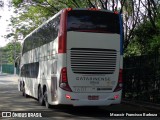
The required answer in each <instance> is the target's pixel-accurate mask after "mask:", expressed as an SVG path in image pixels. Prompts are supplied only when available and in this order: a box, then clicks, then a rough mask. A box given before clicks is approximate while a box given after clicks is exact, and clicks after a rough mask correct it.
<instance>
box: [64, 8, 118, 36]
mask: <svg viewBox="0 0 160 120" xmlns="http://www.w3.org/2000/svg"><path fill="white" fill-rule="evenodd" d="M119 26H120V25H119V16H118V15H117V14H114V13H109V12H102V11H87V10H81V11H80V10H74V11H70V12H69V13H68V24H67V30H68V31H85V32H105V33H118V34H119V33H120V28H119Z"/></svg>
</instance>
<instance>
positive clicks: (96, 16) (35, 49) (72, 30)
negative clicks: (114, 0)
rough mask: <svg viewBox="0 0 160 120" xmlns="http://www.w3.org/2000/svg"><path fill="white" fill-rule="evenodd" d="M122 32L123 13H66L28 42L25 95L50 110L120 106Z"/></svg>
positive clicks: (24, 62) (24, 64)
mask: <svg viewBox="0 0 160 120" xmlns="http://www.w3.org/2000/svg"><path fill="white" fill-rule="evenodd" d="M122 30H123V29H122V19H121V15H120V14H118V13H114V12H111V11H106V10H98V9H92V8H90V9H71V8H68V9H63V10H61V11H60V12H58V13H57V14H56V15H54V16H53V17H52V18H50V19H49V20H48V21H46V22H45V23H44V24H42V25H41V26H40V27H38V28H37V29H35V30H34V31H33V32H31V33H30V34H29V35H28V36H26V37H25V39H24V42H23V49H22V53H21V57H20V77H19V85H18V89H19V91H22V92H23V95H24V96H32V97H34V98H36V99H38V101H39V103H40V104H41V105H46V107H50V106H51V105H59V104H63V105H73V106H108V105H111V104H119V103H120V102H121V94H122V63H123V50H122V49H123V37H122V36H123V35H122V34H123V31H122Z"/></svg>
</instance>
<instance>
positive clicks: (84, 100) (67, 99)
mask: <svg viewBox="0 0 160 120" xmlns="http://www.w3.org/2000/svg"><path fill="white" fill-rule="evenodd" d="M121 94H122V91H118V92H114V93H98V94H96V96H98V99H97V100H90V99H88V96H94V94H91V95H90V94H88V93H79V94H78V93H76V94H75V93H63V94H61V99H59V104H64V105H73V106H109V105H112V104H120V103H121Z"/></svg>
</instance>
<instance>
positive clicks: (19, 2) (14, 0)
mask: <svg viewBox="0 0 160 120" xmlns="http://www.w3.org/2000/svg"><path fill="white" fill-rule="evenodd" d="M22 2H23V0H12V3H13V5H14V6H15V7H18V6H19V5H20V4H21V3H22Z"/></svg>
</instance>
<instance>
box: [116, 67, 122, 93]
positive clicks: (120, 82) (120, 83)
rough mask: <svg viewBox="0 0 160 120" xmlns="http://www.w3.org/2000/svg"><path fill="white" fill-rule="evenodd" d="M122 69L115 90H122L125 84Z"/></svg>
mask: <svg viewBox="0 0 160 120" xmlns="http://www.w3.org/2000/svg"><path fill="white" fill-rule="evenodd" d="M122 71H123V70H122V69H120V70H119V77H118V83H117V86H116V88H115V89H114V92H117V91H120V90H122V87H123V84H122Z"/></svg>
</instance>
